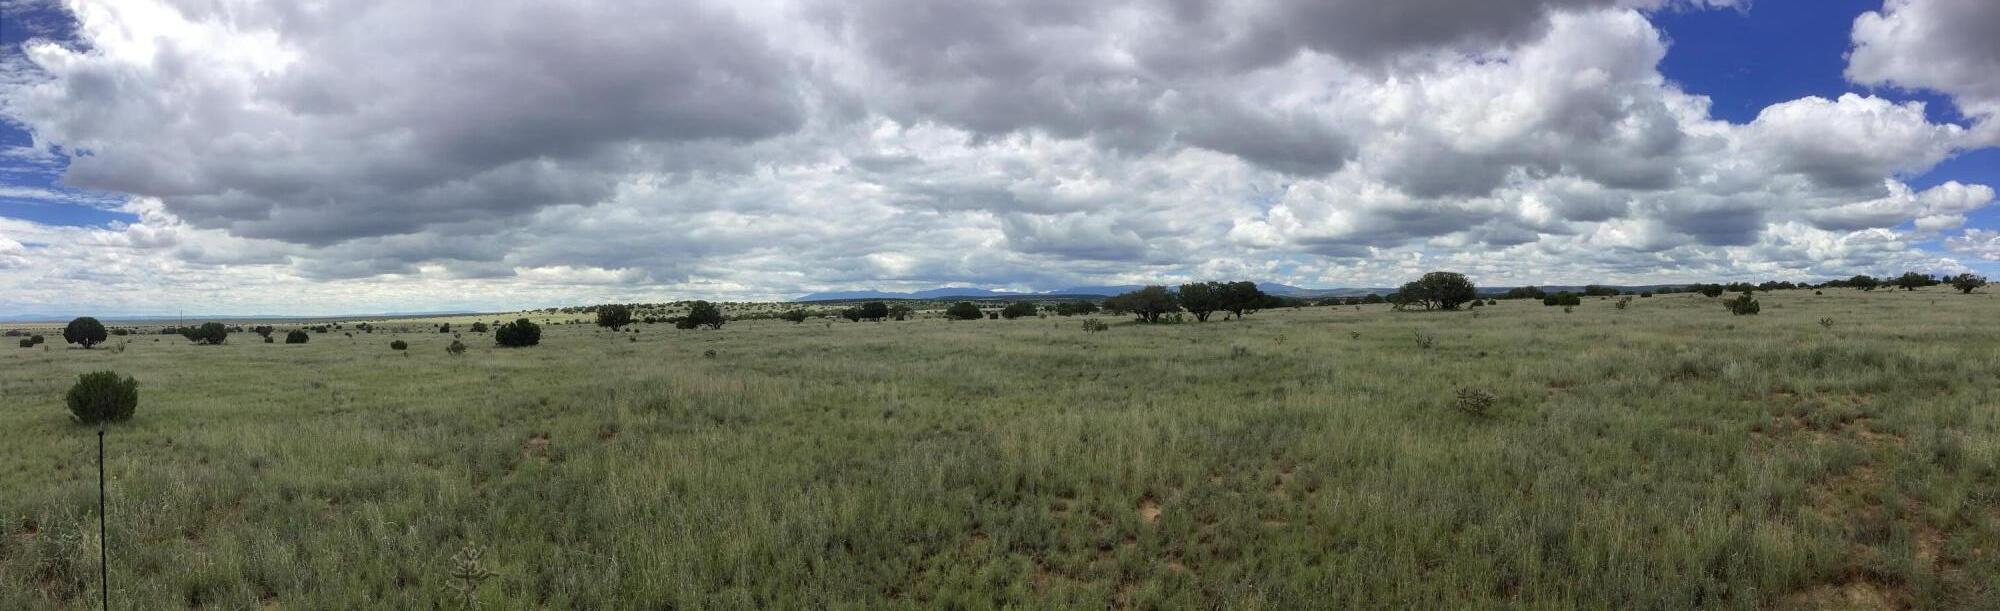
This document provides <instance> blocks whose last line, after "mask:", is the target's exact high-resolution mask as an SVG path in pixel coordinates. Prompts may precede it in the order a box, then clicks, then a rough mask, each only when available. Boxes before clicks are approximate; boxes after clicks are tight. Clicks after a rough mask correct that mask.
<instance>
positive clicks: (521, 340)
mask: <svg viewBox="0 0 2000 611" xmlns="http://www.w3.org/2000/svg"><path fill="white" fill-rule="evenodd" d="M493 341H494V343H497V344H500V345H502V346H506V347H509V348H522V347H527V346H533V345H536V344H540V343H542V327H541V325H537V324H535V323H534V321H531V320H528V319H526V318H519V319H515V320H514V322H510V323H507V324H504V325H500V328H498V329H494V330H493Z"/></svg>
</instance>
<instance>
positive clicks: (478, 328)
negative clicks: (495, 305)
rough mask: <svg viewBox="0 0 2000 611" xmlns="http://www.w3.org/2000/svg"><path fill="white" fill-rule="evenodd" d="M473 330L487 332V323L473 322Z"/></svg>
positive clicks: (474, 331)
mask: <svg viewBox="0 0 2000 611" xmlns="http://www.w3.org/2000/svg"><path fill="white" fill-rule="evenodd" d="M472 332H473V333H485V332H486V323H483V322H476V323H472Z"/></svg>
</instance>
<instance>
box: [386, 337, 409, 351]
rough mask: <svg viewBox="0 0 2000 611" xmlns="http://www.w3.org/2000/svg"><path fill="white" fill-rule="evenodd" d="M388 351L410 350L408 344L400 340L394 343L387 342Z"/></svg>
mask: <svg viewBox="0 0 2000 611" xmlns="http://www.w3.org/2000/svg"><path fill="white" fill-rule="evenodd" d="M389 349H390V350H408V349H410V344H409V343H408V342H404V341H403V340H400V339H399V340H396V341H393V342H389Z"/></svg>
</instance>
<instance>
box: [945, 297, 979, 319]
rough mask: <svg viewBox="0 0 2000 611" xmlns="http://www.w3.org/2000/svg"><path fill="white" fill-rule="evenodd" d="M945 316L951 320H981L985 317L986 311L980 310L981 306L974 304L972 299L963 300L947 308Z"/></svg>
mask: <svg viewBox="0 0 2000 611" xmlns="http://www.w3.org/2000/svg"><path fill="white" fill-rule="evenodd" d="M944 317H945V318H948V319H951V320H979V319H981V318H985V317H986V313H984V312H980V311H979V306H976V305H972V302H970V301H961V302H958V303H954V304H951V307H948V308H945V309H944Z"/></svg>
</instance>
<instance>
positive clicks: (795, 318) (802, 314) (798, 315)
mask: <svg viewBox="0 0 2000 611" xmlns="http://www.w3.org/2000/svg"><path fill="white" fill-rule="evenodd" d="M809 316H811V315H810V314H806V311H805V310H792V311H789V312H785V313H783V314H779V315H778V318H779V319H780V320H788V321H791V322H792V323H793V324H797V323H802V322H805V321H806V318H807V317H809Z"/></svg>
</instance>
